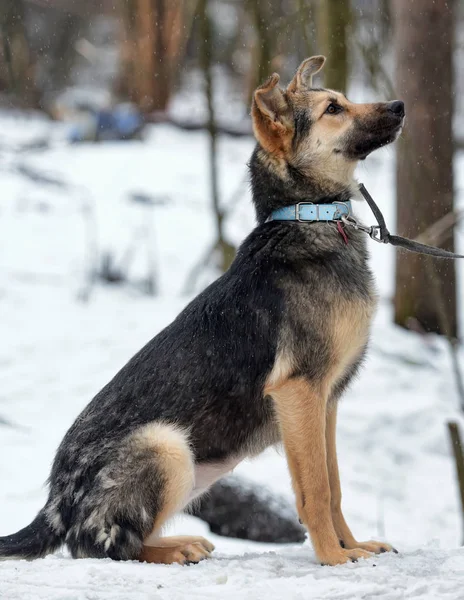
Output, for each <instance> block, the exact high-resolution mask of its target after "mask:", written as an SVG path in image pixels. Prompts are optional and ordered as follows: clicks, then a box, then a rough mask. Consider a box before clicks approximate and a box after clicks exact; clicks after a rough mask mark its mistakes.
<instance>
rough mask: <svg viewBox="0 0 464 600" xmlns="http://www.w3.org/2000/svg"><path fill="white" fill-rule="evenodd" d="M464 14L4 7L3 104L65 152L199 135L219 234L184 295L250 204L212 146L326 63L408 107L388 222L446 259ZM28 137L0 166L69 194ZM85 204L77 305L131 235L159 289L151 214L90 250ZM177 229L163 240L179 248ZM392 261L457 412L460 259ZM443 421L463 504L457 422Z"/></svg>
mask: <svg viewBox="0 0 464 600" xmlns="http://www.w3.org/2000/svg"><path fill="white" fill-rule="evenodd" d="M463 19H464V2H461V1H459V0H447V1H445V0H407V1H405V0H0V110H1V111H3V114H9V115H15V116H16V117H18V115H36V114H40V115H41V118H44V119H46V120H47V121H49V122H54V123H59V124H60V127H61V125H62V126H63V127H62V128H60V129H59V131H60V132H61V134H60V135H61V137H60V143H62V144H68V145H74V144H86V145H93V144H95V145H98V144H105V143H108V142H111V143H114V142H115V141H119V142H120V143H121V144H124V143H127V141H132V140H136V141H138V142H140V143H144V141H146V140H152V137H151V136H152V135H156V133H155V134H153V132H156V131H157V128H162V127H166V126H169V127H170V129H169V132H170V134H169V136H170V137H173V136H175V135H176V134H175V133H174V132H179V135H180V134H182V136H183V137H182V140H183V141H182V142H179V143H180V144H187V142H186V141H185V140H186V139H187V137H188V136H190V135H194V134H195V133H197V132H203V133H204V134H205V135H206V136H207V153H206V154H205V156H204V161H205V162H206V164H207V173H208V185H207V187H206V188H205V189H206V190H207V196H208V197H207V201H208V206H209V209H208V210H209V213H210V219H211V222H212V227H213V230H214V236H213V241H212V243H211V244H209V245H207V246H206V247H205V248H204V253H203V254H202V255H201V256H199V257H197V258H198V260H196V261H195V263H194V264H192V265H191V266H190V268H189V269H188V271H186V272H184V273H183V277H184V281H183V282H182V286H181V288H182V293H183V294H184V295H187V296H188V295H191V294H192V293H194V292H196V291H198V290H199V289H201V287H202V286H203V285H205V283H207V282H208V281H209V280H211V278H212V277H213V276H217V275H218V274H219V273H220V272H221V271H224V270H225V269H227V268H228V266H229V265H230V263H231V261H232V260H233V257H234V254H235V251H236V247H237V243H238V241H237V239H236V237H234V236H233V235H230V234H229V233H228V229H227V226H226V221H227V217H228V215H229V212H230V211H231V207H234V206H235V204H236V203H238V201H239V200H240V199H241V198H242V197H244V195H246V193H247V180H246V176H245V177H244V178H243V180H240V177H239V178H238V179H237V178H236V177H235V176H233V177H230V178H229V184H231V185H230V189H228V190H227V198H226V197H225V196H226V194H225V193H224V185H221V183H220V179H221V177H223V174H222V173H221V140H224V139H232V138H233V139H242V138H243V139H245V140H247V139H249V140H251V135H252V134H251V124H250V119H249V106H250V101H251V96H252V93H253V90H254V88H255V87H256V86H257V85H258V84H259V83H260V82H262V81H264V80H265V79H266V78H267V77H268V76H269V75H270V74H271V73H272V72H274V71H277V72H279V74H280V75H281V79H282V81H283V82H285V81H288V80H290V78H291V77H292V75H293V73H294V71H295V69H296V67H297V66H298V65H299V63H300V62H301V61H302V60H303V59H304V58H305V57H307V56H310V55H313V54H325V55H326V56H327V57H328V62H327V65H326V68H325V71H324V72H323V74H322V77H323V84H324V85H325V86H326V87H329V88H334V89H338V90H341V91H344V92H346V93H347V95H348V97H349V98H350V99H352V100H354V101H375V100H379V101H383V100H387V99H389V100H392V99H396V98H398V99H402V100H404V101H405V104H406V127H405V131H404V134H403V136H402V138H401V140H400V141H399V142H398V144H397V145H396V163H395V165H396V166H395V167H394V168H395V169H396V175H395V181H396V188H395V192H396V207H393V208H392V210H391V211H390V213H389V214H390V215H391V216H392V218H394V217H395V215H396V230H397V232H398V233H399V234H401V235H406V236H408V237H410V238H413V239H418V240H420V241H422V242H425V243H431V244H434V245H439V246H441V247H443V248H446V249H449V250H453V249H454V248H455V245H456V244H457V241H456V236H459V235H462V233H461V234H460V233H459V228H458V226H459V224H460V220H461V218H462V216H463V209H462V208H461V206H462V203H460V204H461V206H459V202H457V201H456V198H457V196H458V195H459V192H460V190H459V189H458V186H457V184H456V170H455V169H454V170H453V161H455V159H456V155H457V153H459V152H461V150H462V148H463V146H464V106H463V104H462V101H461V97H462V95H463V92H464V77H463V72H464V71H463V69H462V64H463V57H464V34H463V32H464V28H463ZM18 118H19V117H18ZM160 131H161V129H160ZM163 131H164V130H163ZM184 136H185V137H184ZM13 137H14V136H13ZM20 137H21V136H20ZM26 138H27V136H25V138H24V139H23V138H21V139H20V140H19V141H17V140H16V141H15V143H14V144H13V145H10V146H9V147H8V148H7V143H6V142H5V140H4V139H2V133H1V130H0V173H1V168H2V162H3V167H5V165H8V169H10V170H11V169H16V172H17V173H20V175H21V177H23V178H25V179H26V180H27V181H28V182H29V183H30V184H32V185H36V186H39V187H40V186H41V187H42V188H45V189H47V190H52V189H55V190H56V189H57V188H59V189H61V192H62V193H63V194H74V193H75V192H76V189H77V188H76V184H73V185H74V187H71V186H70V185H69V183H68V182H66V181H64V180H63V179H60V178H59V177H58V178H57V177H56V176H53V175H50V172H49V170H47V169H41V168H39V167H32V166H31V164H30V163H28V164H26V163H25V162H24V161H23V157H24V156H25V155H26V154H27V153H30V152H41V151H46V150H49V149H50V148H51V147H53V144H55V143H56V139H55V138H53V136H51V137H50V136H47V135H44V136H41V137H39V138H34V139H33V140H32V141H31V140H30V139H26ZM151 144H153V140H152V141H151ZM150 147H151V146H150ZM148 151H149V150H148V149H147V152H148ZM161 151H162V149H161ZM13 155H14V156H13ZM192 159H193V155H192ZM369 160H370V159H369ZM173 173H174V174H173V175H172V176H173V177H175V176H176V175H175V170H174V171H173ZM156 177H157V174H156V172H155V171H154V176H153V181H152V183H153V186H152V191H151V192H150V193H146V192H139V191H137V190H135V191H133V193H132V195H131V202H132V205H131V206H133V207H134V210H139V209H140V207H145V208H146V209H147V210H152V209H153V210H156V207H157V206H163V205H164V204H165V203H167V202H169V198H166V197H165V196H164V195H163V193H162V191H161V192H159V193H158V190H157V188H156V181H157V180H156ZM83 185H84V184H83ZM84 195H85V192H84ZM4 201H5V200H4V199H3V200H2V202H4ZM82 206H83V208H82V211H83V214H84V216H85V219H86V223H87V225H86V227H87V229H86V240H87V241H86V245H87V253H88V256H89V260H88V262H87V267H86V273H85V282H84V284H83V285H82V286H81V287H80V289H79V292H78V294H77V298H78V300H81V301H87V303H89V301H90V300H91V299H92V297H93V292H94V289H95V287H96V286H98V285H100V284H104V285H107V284H112V285H118V286H128V287H130V286H133V284H134V280H133V278H132V277H131V273H130V271H131V268H132V264H133V259H134V255H135V254H136V253H137V252H139V250H140V248H139V246H140V244H142V242H140V239H141V237H143V240H144V241H143V244H144V246H143V249H142V251H143V252H144V253H145V254H146V256H147V257H148V258H147V261H146V265H147V266H146V267H144V271H143V273H142V275H141V276H140V277H138V279H137V290H138V291H139V292H140V291H142V293H143V294H146V295H147V296H157V295H158V294H159V292H160V286H161V284H160V280H159V272H158V271H159V267H160V265H159V260H161V259H160V258H159V257H157V256H156V255H155V246H156V243H155V240H154V233H153V231H152V229H150V225H149V219H145V218H143V219H142V220H143V223H144V225H143V227H145V229H143V228H142V229H143V235H139V234H137V235H138V237H137V240H136V241H135V242H134V243H133V244H129V245H128V246H127V248H124V251H122V252H121V248H117V247H116V249H115V248H114V247H113V248H112V249H111V251H110V250H105V251H98V250H97V246H98V244H97V239H96V233H95V230H96V221H95V219H94V214H93V212H92V210H93V209H91V208H89V207H90V206H91V203H90V204H86V203H85V202H84V203H83V205H82ZM108 214H109V213H108ZM105 218H109V217H105ZM367 219H372V217H370V216H369V215H368V216H367V217H366V220H367ZM175 226H176V225H175V222H173V223H172V230H171V231H172V234H171V235H172V236H173V237H172V240H171V245H175V244H176V243H177V242H176V241H174V234H175V231H176V229H175ZM390 226H391V227H392V228H394V226H395V224H394V222H391V223H390ZM199 235H200V236H201V234H199ZM65 244H66V242H65V240H63V245H65ZM456 247H457V246H456ZM395 260H396V265H395V274H394V280H395V285H394V286H393V292H392V294H391V297H389V298H388V302H389V303H390V301H391V303H392V304H393V310H392V311H391V318H392V320H393V321H394V322H395V323H396V324H398V325H400V326H402V327H404V328H407V329H409V330H412V331H414V332H416V333H418V334H420V335H422V336H425V335H426V334H427V333H429V332H433V333H439V334H441V335H443V338H444V339H445V340H446V342H445V343H446V344H447V348H448V349H449V352H450V354H449V356H450V357H451V359H450V361H451V364H452V370H451V371H450V372H451V373H452V377H453V386H454V388H455V390H457V394H458V397H459V399H460V404H461V409H462V410H464V383H463V379H462V376H461V371H460V360H459V352H460V340H459V318H460V313H459V310H460V306H462V294H461V293H460V292H459V289H460V288H459V282H458V281H457V276H456V264H455V263H454V262H453V261H441V262H437V261H434V260H433V259H428V258H424V257H417V256H414V255H412V254H405V253H397V255H396V259H395ZM205 273H208V275H205ZM449 428H450V436H451V437H452V440H453V446H452V447H453V449H454V452H455V460H456V468H457V471H456V472H457V473H458V475H459V478H460V481H461V488H460V489H461V498H462V501H463V506H464V460H463V457H462V448H461V444H460V440H459V428H458V425H457V423H456V422H455V420H454V419H453V420H451V421H450V424H449ZM227 493H228V492H227ZM213 500H214V498H213ZM209 508H211V506H210V507H209ZM213 512H214V511H213ZM216 517H217V513H216ZM216 517H214V518H216ZM211 518H213V517H211ZM218 527H219V528H220V526H219V525H218ZM240 527H243V523H242V524H241V525H240V526H238V528H240ZM298 535H299V534H298ZM284 537H285V536H284Z"/></svg>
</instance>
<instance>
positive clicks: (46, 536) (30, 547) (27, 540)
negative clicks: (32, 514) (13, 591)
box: [0, 509, 65, 561]
mask: <svg viewBox="0 0 464 600" xmlns="http://www.w3.org/2000/svg"><path fill="white" fill-rule="evenodd" d="M64 537H65V534H64V532H57V531H56V530H54V529H53V528H52V526H51V525H50V524H49V523H48V521H47V518H46V515H45V510H44V509H42V510H41V511H40V512H39V514H38V515H37V516H36V518H35V519H34V520H33V521H32V523H31V524H30V525H28V526H27V527H24V529H21V531H18V532H17V533H13V534H12V535H6V536H5V537H0V561H2V560H6V559H15V558H16V559H20V558H25V559H29V560H30V559H33V558H42V557H44V556H46V555H47V554H50V553H51V552H54V551H55V550H57V549H58V548H59V547H60V546H61V545H62V543H63V541H64Z"/></svg>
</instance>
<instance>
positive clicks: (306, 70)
mask: <svg viewBox="0 0 464 600" xmlns="http://www.w3.org/2000/svg"><path fill="white" fill-rule="evenodd" d="M324 63H325V56H311V58H307V59H306V60H304V61H303V62H302V63H301V65H300V66H299V67H298V70H297V72H296V73H295V77H294V78H293V79H292V81H291V82H290V83H289V85H288V88H287V91H289V92H291V93H292V92H297V91H299V90H301V91H304V90H309V89H311V88H312V85H313V75H315V74H316V73H319V71H320V70H321V69H322V67H323V66H324Z"/></svg>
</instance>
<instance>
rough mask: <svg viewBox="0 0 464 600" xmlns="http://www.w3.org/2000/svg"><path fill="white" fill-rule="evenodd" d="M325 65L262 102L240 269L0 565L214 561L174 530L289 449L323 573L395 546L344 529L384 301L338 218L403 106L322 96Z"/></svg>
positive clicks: (258, 94)
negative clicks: (343, 413) (348, 457)
mask: <svg viewBox="0 0 464 600" xmlns="http://www.w3.org/2000/svg"><path fill="white" fill-rule="evenodd" d="M324 61H325V59H324V57H322V56H314V57H312V58H308V59H307V60H305V61H304V62H303V63H302V64H301V66H300V67H299V69H298V71H297V73H296V74H295V77H294V78H293V80H292V81H291V83H290V84H289V85H288V87H287V88H286V89H285V90H284V89H282V88H281V87H279V85H278V82H279V77H278V75H272V76H271V77H270V79H269V80H268V81H267V82H266V83H265V84H264V85H262V86H261V87H259V88H258V89H257V90H256V91H255V93H254V97H253V105H252V113H251V114H252V120H253V128H254V133H255V136H256V139H257V145H256V148H255V150H254V152H253V155H252V157H251V161H250V164H249V168H250V174H251V185H252V192H253V202H254V205H255V208H256V214H257V221H258V225H257V226H256V228H255V229H254V230H253V231H252V233H251V234H250V235H249V236H248V237H247V239H246V240H245V241H244V242H243V243H242V245H241V247H240V248H239V250H238V253H237V257H236V258H235V260H234V262H233V264H232V266H231V267H230V269H229V270H228V271H227V272H226V273H225V274H224V275H223V276H222V277H220V278H219V279H218V280H217V281H215V282H214V283H212V284H211V285H210V286H209V287H208V288H207V289H206V290H204V291H203V292H202V293H201V294H199V295H198V296H197V297H196V298H195V299H194V300H193V301H192V302H191V303H190V304H189V305H188V306H187V307H186V308H185V309H184V310H183V311H182V312H181V314H180V315H179V316H178V317H177V318H176V320H175V321H174V322H173V323H171V324H170V325H169V326H168V327H166V329H164V330H163V331H161V333H159V334H158V335H157V336H156V337H154V338H153V339H152V340H151V341H150V342H148V344H147V345H146V346H145V347H144V348H142V350H140V351H139V352H138V353H137V354H136V355H135V356H134V357H133V358H132V359H131V360H130V361H129V362H128V363H127V364H126V365H125V366H124V367H123V368H122V369H121V371H120V372H119V373H118V374H117V375H116V376H115V377H114V379H113V380H112V381H110V382H109V383H108V384H107V385H106V386H105V387H104V388H103V389H102V390H101V391H100V392H99V393H98V394H97V395H96V396H95V398H94V399H93V400H92V401H91V402H90V404H89V405H88V406H87V407H86V408H85V409H84V411H83V412H82V414H81V415H80V416H79V417H78V418H77V420H76V422H75V423H74V424H73V425H72V427H71V428H70V430H69V431H68V432H67V434H66V435H65V437H64V439H63V441H62V443H61V445H60V447H59V449H58V451H57V454H56V458H55V461H54V464H53V468H52V471H51V475H50V480H49V484H50V491H49V496H48V500H47V502H46V504H45V506H44V508H43V509H42V510H40V512H39V513H38V515H37V517H36V518H35V519H34V521H33V522H32V523H31V524H30V525H29V526H28V527H26V528H24V529H22V530H21V531H19V532H18V533H16V534H13V535H9V536H6V537H2V538H0V558H27V559H32V558H36V557H42V556H45V555H46V554H47V553H50V552H53V551H54V550H56V549H57V548H58V547H60V546H61V545H63V544H66V545H67V547H68V548H69V550H70V551H71V554H72V556H73V557H76V558H83V557H96V558H99V557H102V558H103V557H110V558H112V559H115V560H140V561H148V562H153V563H172V562H178V563H182V564H184V563H187V562H198V561H199V560H201V559H203V558H206V557H208V556H209V555H210V552H211V551H212V550H213V546H212V544H211V543H209V542H208V541H207V540H205V539H204V538H198V537H175V538H163V537H161V536H160V531H161V529H162V527H163V525H164V524H165V523H166V521H167V520H168V519H169V518H170V517H172V516H173V515H174V514H175V513H177V512H178V511H181V510H183V509H184V508H185V507H186V506H188V505H189V504H190V503H191V502H192V501H193V500H194V499H195V498H197V497H198V496H200V495H201V494H203V493H204V492H205V491H207V489H208V488H209V486H211V484H212V483H214V482H215V481H217V480H218V479H219V478H220V477H221V476H222V475H224V474H225V473H227V472H229V471H230V470H231V469H233V468H234V467H235V466H236V465H237V464H238V463H239V462H240V461H241V460H242V459H244V458H245V457H249V456H255V455H257V454H259V453H260V452H262V451H263V450H264V449H265V448H268V447H269V446H272V445H274V444H277V443H278V442H282V443H283V446H284V448H285V452H286V457H287V460H288V466H289V469H290V472H291V476H292V482H293V488H294V492H295V497H296V505H297V510H298V514H299V517H300V519H301V521H302V523H303V524H304V525H305V526H306V527H307V529H308V531H309V534H310V536H311V539H312V543H313V546H314V550H315V552H316V555H317V557H318V559H319V560H320V562H321V563H323V564H327V565H336V564H340V563H345V562H347V561H352V560H356V559H358V558H362V557H368V556H370V555H371V553H380V552H385V551H389V550H393V548H392V547H391V546H390V545H388V544H385V543H380V542H374V541H370V542H358V541H356V539H355V538H354V537H353V534H352V533H351V531H350V529H349V527H348V525H347V524H346V522H345V519H344V517H343V513H342V509H341V490H340V480H339V472H338V466H337V455H336V446H335V429H336V415H337V402H338V399H339V398H340V396H341V394H342V392H343V391H344V390H345V388H346V387H347V385H348V384H349V383H350V381H351V379H352V378H353V375H354V374H355V373H356V372H357V370H358V369H359V366H360V364H361V362H362V360H363V356H364V354H365V352H366V346H367V343H368V338H369V328H370V324H371V321H372V316H373V313H374V309H375V304H376V292H375V289H374V284H373V278H372V274H371V272H370V270H369V267H368V263H367V259H368V255H367V251H366V247H365V237H366V236H365V235H364V233H363V232H361V231H357V230H355V229H350V230H349V231H345V229H344V228H343V221H341V220H340V217H341V216H343V215H345V216H347V215H349V214H350V212H351V204H350V199H351V198H352V197H354V196H355V195H357V189H358V186H357V184H356V182H355V180H354V170H355V167H356V165H357V163H358V161H359V160H363V159H365V158H366V157H367V156H368V155H369V154H370V153H371V152H372V151H373V150H376V149H377V148H380V147H381V146H384V145H386V144H389V143H390V142H392V141H394V140H395V139H396V137H397V136H398V134H399V133H400V131H401V128H402V124H403V120H404V105H403V103H402V102H400V101H395V102H390V103H377V104H353V103H352V102H350V101H349V100H347V98H346V97H345V96H344V95H343V94H341V93H339V92H335V91H332V90H327V89H321V88H315V87H313V86H312V76H313V75H314V74H315V73H317V72H318V71H320V69H321V68H322V66H323V64H324Z"/></svg>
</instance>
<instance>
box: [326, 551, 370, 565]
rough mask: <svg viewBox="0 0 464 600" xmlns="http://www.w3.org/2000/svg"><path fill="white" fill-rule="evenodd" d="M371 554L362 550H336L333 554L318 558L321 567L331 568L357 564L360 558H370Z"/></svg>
mask: <svg viewBox="0 0 464 600" xmlns="http://www.w3.org/2000/svg"><path fill="white" fill-rule="evenodd" d="M371 556H372V553H371V552H368V551H366V550H362V549H361V548H353V549H351V550H346V549H344V548H340V549H336V550H334V551H333V552H330V553H327V554H326V555H323V556H319V558H320V560H321V563H322V564H323V565H329V566H331V567H333V566H335V565H343V564H345V563H348V562H357V561H358V560H359V559H360V558H370V557H371Z"/></svg>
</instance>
